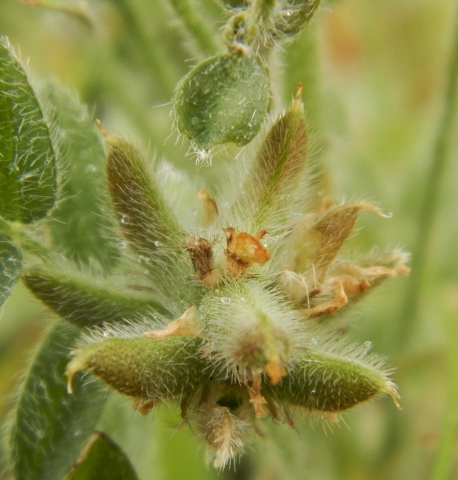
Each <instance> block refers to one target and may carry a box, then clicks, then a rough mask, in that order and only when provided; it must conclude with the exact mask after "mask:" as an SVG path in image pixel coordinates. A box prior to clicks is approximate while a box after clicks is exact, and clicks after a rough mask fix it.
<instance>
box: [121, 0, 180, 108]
mask: <svg viewBox="0 0 458 480" xmlns="http://www.w3.org/2000/svg"><path fill="white" fill-rule="evenodd" d="M132 3H133V2H131V1H126V0H116V1H115V4H116V6H117V8H118V10H119V12H120V14H121V16H122V18H123V19H124V21H125V25H126V29H127V31H128V32H129V33H130V35H131V36H132V37H133V39H134V40H135V41H136V43H137V45H138V48H141V50H142V52H143V54H144V56H145V63H146V64H147V66H148V71H149V73H150V74H151V75H152V76H153V78H154V80H155V81H156V82H157V85H158V87H159V88H160V89H161V90H162V92H163V94H164V96H165V97H166V98H169V97H170V96H171V94H172V91H173V87H174V85H175V83H176V80H177V76H176V75H175V72H174V71H173V68H172V63H171V62H170V61H168V59H167V58H165V56H164V55H161V52H160V46H161V44H160V43H158V42H153V41H152V40H151V38H149V35H148V34H147V32H146V31H145V28H144V26H143V24H142V21H141V20H140V19H139V18H138V15H137V13H136V12H135V11H134V8H133V5H132ZM156 8H157V7H156ZM126 103H127V102H126Z"/></svg>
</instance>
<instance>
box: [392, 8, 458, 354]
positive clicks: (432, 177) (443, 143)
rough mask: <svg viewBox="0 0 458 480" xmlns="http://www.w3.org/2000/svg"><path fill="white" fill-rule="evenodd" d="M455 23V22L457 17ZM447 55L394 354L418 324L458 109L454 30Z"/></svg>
mask: <svg viewBox="0 0 458 480" xmlns="http://www.w3.org/2000/svg"><path fill="white" fill-rule="evenodd" d="M456 20H457V21H458V14H457V15H456ZM456 24H457V23H455V24H454V25H456ZM451 52H452V53H451V59H450V64H449V70H448V80H447V81H448V84H447V86H446V90H445V92H444V98H443V111H442V117H441V119H440V121H439V126H438V130H437V137H436V141H435V144H434V148H433V156H432V161H431V165H430V168H429V171H428V173H427V175H426V182H425V188H424V195H423V199H422V200H421V202H420V209H419V217H418V222H417V225H418V230H417V231H418V233H417V236H416V238H417V243H416V245H415V246H414V248H413V253H412V273H411V275H410V278H409V280H408V283H407V288H406V294H405V299H404V306H403V308H402V309H401V314H402V315H401V317H400V321H399V331H398V332H397V335H396V337H395V342H396V346H395V347H396V348H397V351H405V345H406V344H407V343H408V342H409V339H410V338H411V337H412V330H413V328H414V326H415V323H416V322H417V321H418V315H419V306H420V301H421V298H422V296H423V295H422V280H423V276H424V274H425V271H426V269H427V266H428V256H427V253H428V249H429V248H430V244H431V237H432V233H433V227H434V224H435V221H436V215H437V213H438V211H439V201H440V196H441V187H442V183H443V180H444V175H445V173H446V171H447V168H446V167H447V160H449V145H450V140H451V138H452V128H453V126H454V120H455V116H456V110H457V105H458V104H457V100H458V30H456V29H455V30H454V38H453V40H452V48H451Z"/></svg>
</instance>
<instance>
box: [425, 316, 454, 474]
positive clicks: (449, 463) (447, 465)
mask: <svg viewBox="0 0 458 480" xmlns="http://www.w3.org/2000/svg"><path fill="white" fill-rule="evenodd" d="M447 320H448V321H447V325H446V330H447V334H448V335H447V338H448V370H449V372H448V373H449V375H448V377H449V382H448V388H449V391H448V398H447V407H446V410H445V415H444V418H443V422H442V434H441V439H440V443H439V447H438V451H437V456H436V462H435V465H434V468H433V472H432V474H431V477H430V480H447V479H448V478H451V477H450V475H451V471H452V467H453V464H454V461H455V456H454V448H455V441H456V436H457V433H458V410H457V408H456V406H457V405H458V350H457V348H456V340H457V339H458V327H457V325H456V322H455V319H454V318H450V317H449V318H448V319H447ZM447 327H448V328H447Z"/></svg>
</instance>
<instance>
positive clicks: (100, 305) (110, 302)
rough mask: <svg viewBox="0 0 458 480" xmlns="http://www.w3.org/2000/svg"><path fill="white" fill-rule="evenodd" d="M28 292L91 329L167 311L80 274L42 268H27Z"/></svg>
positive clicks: (148, 297) (143, 297)
mask: <svg viewBox="0 0 458 480" xmlns="http://www.w3.org/2000/svg"><path fill="white" fill-rule="evenodd" d="M22 279H23V281H24V283H25V285H26V286H27V287H28V288H29V289H30V291H31V292H32V293H33V294H34V295H35V296H36V297H38V298H39V299H40V300H41V301H42V302H43V303H45V304H46V305H47V306H48V307H49V308H50V309H51V310H53V311H54V312H56V313H57V314H59V315H60V316H62V317H63V318H65V319H66V320H68V321H69V322H71V323H73V324H74V325H76V326H77V327H80V328H83V327H92V326H95V325H100V324H102V323H104V322H110V323H113V322H115V323H126V322H128V323H130V322H132V321H133V320H135V319H137V320H138V319H141V318H144V317H146V318H148V319H150V320H152V319H154V318H155V317H157V315H158V314H159V315H164V316H166V317H167V316H168V317H170V316H171V314H170V312H169V311H168V310H167V309H166V308H165V307H164V306H162V305H161V303H159V302H158V301H157V300H155V298H154V297H152V296H151V295H146V294H145V293H143V292H139V291H136V290H133V289H128V288H125V287H116V286H114V285H112V284H111V285H110V284H109V283H108V282H107V280H106V279H98V280H97V279H94V278H92V277H89V276H84V275H83V274H82V273H81V272H77V271H73V272H72V273H70V272H67V271H65V272H64V271H62V270H57V269H56V268H50V267H47V266H45V265H35V266H34V267H32V268H29V269H28V270H27V271H26V272H25V274H24V275H23V277H22Z"/></svg>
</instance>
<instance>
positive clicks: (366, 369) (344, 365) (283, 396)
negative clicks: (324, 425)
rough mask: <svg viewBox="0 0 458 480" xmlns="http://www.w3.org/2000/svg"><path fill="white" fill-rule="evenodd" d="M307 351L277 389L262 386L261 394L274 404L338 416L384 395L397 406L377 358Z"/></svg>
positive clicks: (391, 386)
mask: <svg viewBox="0 0 458 480" xmlns="http://www.w3.org/2000/svg"><path fill="white" fill-rule="evenodd" d="M348 356H349V357H350V358H344V357H343V356H340V355H338V354H336V352H332V351H331V352H330V353H326V352H317V351H313V350H306V351H304V353H303V354H302V356H301V358H300V359H299V360H298V361H297V362H295V363H294V364H293V365H292V366H291V368H290V369H289V371H288V375H286V376H284V377H283V378H282V379H281V381H280V382H279V383H278V384H277V385H274V386H273V385H271V384H270V383H269V382H265V385H264V386H263V390H262V393H263V395H265V396H266V398H268V399H271V400H274V401H276V402H280V403H283V402H287V403H288V404H290V405H295V406H299V407H304V408H305V409H307V410H310V411H320V412H330V413H338V412H342V411H344V410H348V409H349V408H352V407H355V406H356V405H358V404H360V403H363V402H365V401H367V400H370V399H372V398H375V397H378V396H380V395H383V394H388V395H390V396H391V397H392V398H393V400H394V402H395V403H396V404H397V401H396V400H397V392H396V388H395V385H394V383H393V382H392V381H391V380H389V378H388V377H387V375H386V373H385V372H384V371H383V370H382V369H381V368H380V359H379V358H378V357H371V356H368V357H363V356H362V355H355V356H354V358H353V359H351V356H350V355H348Z"/></svg>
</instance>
